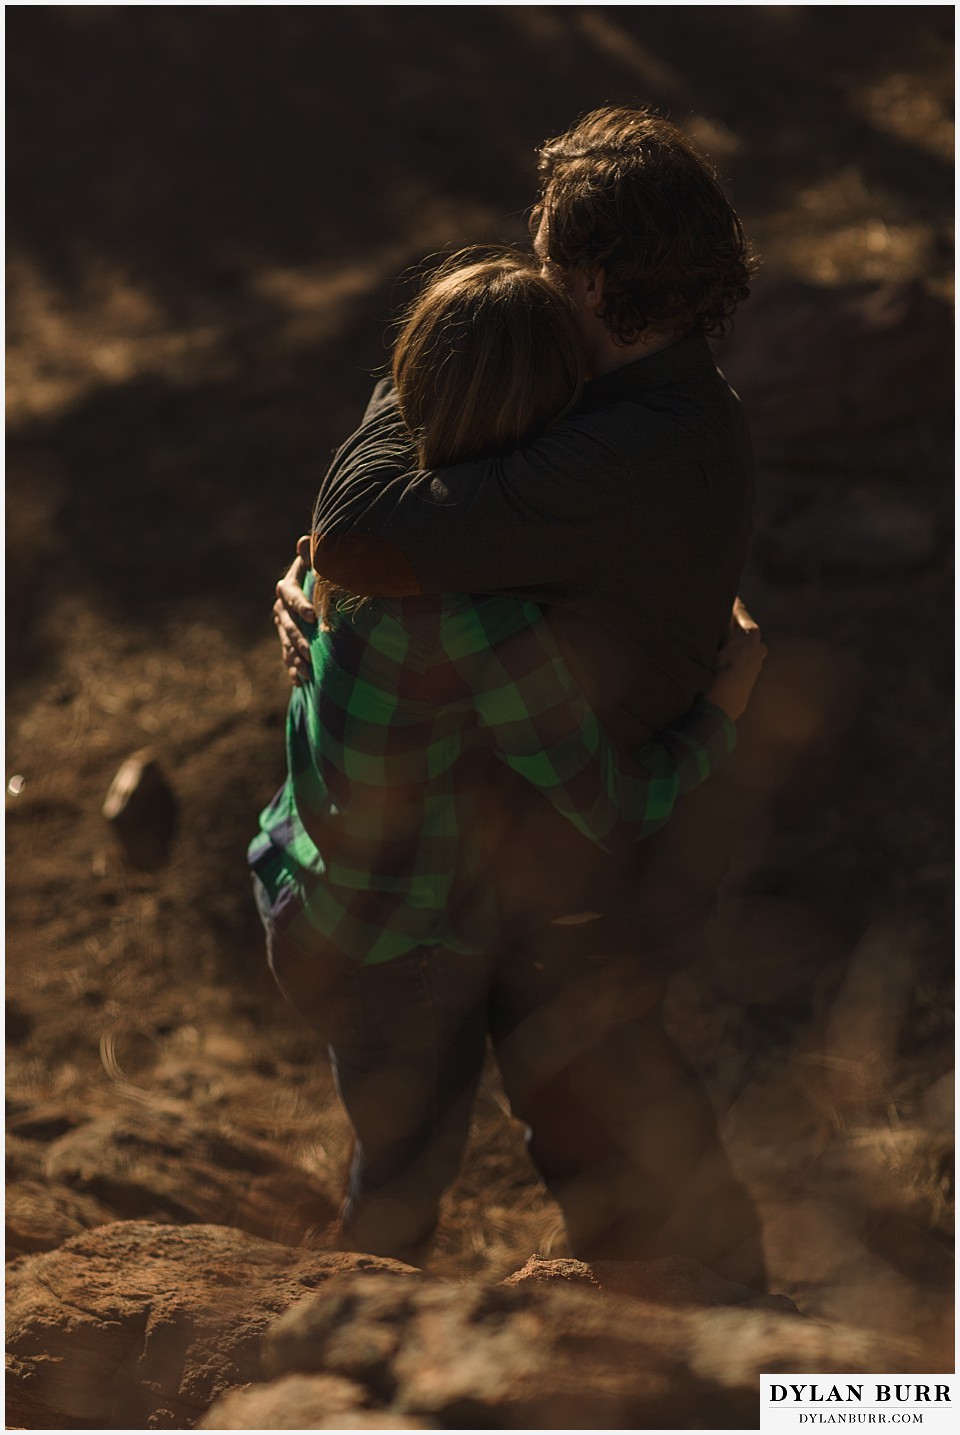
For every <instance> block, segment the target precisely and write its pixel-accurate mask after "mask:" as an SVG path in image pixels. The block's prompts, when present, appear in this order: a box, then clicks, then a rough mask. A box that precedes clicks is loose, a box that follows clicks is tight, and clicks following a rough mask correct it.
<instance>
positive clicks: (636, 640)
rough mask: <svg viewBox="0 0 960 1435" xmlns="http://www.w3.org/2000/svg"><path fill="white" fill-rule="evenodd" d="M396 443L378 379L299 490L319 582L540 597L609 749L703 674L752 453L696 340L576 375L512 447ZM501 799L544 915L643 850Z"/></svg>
mask: <svg viewBox="0 0 960 1435" xmlns="http://www.w3.org/2000/svg"><path fill="white" fill-rule="evenodd" d="M411 454H412V450H411V447H410V442H409V439H408V437H407V436H406V432H405V430H404V428H403V425H402V422H401V420H400V416H399V411H398V408H397V404H396V399H395V396H394V394H393V391H392V388H391V387H390V385H389V383H388V382H387V381H384V382H383V383H381V384H380V385H378V386H377V388H376V390H375V391H374V395H373V398H372V400H371V403H370V406H369V407H368V409H367V413H366V415H365V418H364V422H363V425H362V426H361V428H360V429H359V430H358V432H357V433H356V434H354V435H353V436H352V438H351V439H349V440H348V441H347V443H346V444H345V445H344V446H343V448H341V450H340V451H339V452H338V454H337V455H336V458H335V459H334V462H333V465H332V467H331V469H330V471H329V473H328V474H327V477H326V479H325V480H324V483H323V486H322V488H321V491H320V494H319V496H318V499H317V507H316V515H315V525H314V526H315V529H316V530H317V531H318V532H319V533H320V534H321V535H322V541H321V543H320V546H319V549H318V558H317V567H318V569H319V570H320V571H321V572H323V573H325V575H326V576H329V577H331V578H333V579H334V580H335V581H337V582H338V583H341V584H342V585H343V586H344V587H345V588H347V589H348V590H350V591H353V592H361V593H369V594H378V595H382V596H403V595H404V594H405V593H412V592H418V591H419V592H476V593H484V592H487V593H489V592H500V593H503V592H506V593H514V594H516V595H518V596H522V597H524V598H533V599H535V600H537V601H539V602H541V603H543V604H544V605H545V608H546V610H547V612H548V615H549V618H550V622H551V626H552V627H553V628H554V631H555V633H556V635H557V638H558V641H559V643H560V645H561V647H562V649H563V651H564V654H565V656H566V657H567V660H568V661H569V662H570V664H571V667H572V668H573V670H574V672H575V674H576V676H577V677H578V679H579V681H580V682H581V683H582V685H583V687H584V690H585V692H586V694H587V697H588V699H589V701H590V702H591V704H592V705H593V706H594V707H595V709H596V710H597V712H598V713H599V714H600V716H601V717H602V719H603V721H604V723H605V725H606V726H607V728H608V730H609V731H610V732H611V733H612V735H613V736H614V737H615V738H616V739H617V740H618V741H620V742H622V743H624V744H630V745H634V744H638V743H642V742H645V741H646V740H647V739H648V738H649V736H650V734H651V733H652V732H654V731H656V730H657V729H659V728H660V727H662V726H663V725H664V724H666V723H668V722H670V721H672V720H673V719H675V718H677V717H679V716H680V714H682V713H683V712H684V711H686V709H687V708H688V707H690V705H691V704H692V703H693V701H694V700H695V698H696V697H698V696H699V695H700V694H702V693H703V692H704V691H705V690H706V689H707V688H708V687H709V685H710V682H711V679H712V676H713V673H714V671H715V668H716V663H717V655H718V652H719V649H720V647H721V645H722V643H723V640H724V638H725V636H726V632H727V627H728V623H729V618H730V610H731V607H732V604H733V600H734V598H735V596H736V593H737V587H738V583H739V579H740V574H741V570H742V568H743V564H744V560H745V557H746V551H747V544H748V540H749V534H750V515H751V508H752V502H753V491H754V465H753V457H752V450H751V445H750V440H749V435H748V432H747V428H746V424H745V422H744V419H743V415H742V413H741V409H740V404H739V401H738V399H737V397H736V395H735V394H734V393H733V392H732V391H731V389H730V388H729V386H728V385H727V383H726V381H725V380H724V378H723V377H722V375H721V374H720V373H719V372H718V370H717V368H716V365H715V362H714V359H713V355H712V353H711V350H710V347H709V345H708V343H707V341H706V339H705V338H703V337H702V336H700V335H695V336H691V337H689V338H686V339H682V340H680V341H679V342H677V343H675V344H672V345H670V346H669V347H667V348H665V349H662V350H660V351H658V352H657V353H654V354H651V355H650V356H649V357H647V358H643V359H639V360H636V361H635V362H632V363H629V364H627V365H625V366H624V367H622V368H620V369H616V370H614V371H613V372H612V373H609V374H606V375H604V376H603V377H601V378H599V379H596V380H594V381H593V382H591V383H590V384H588V385H587V386H586V388H585V390H584V395H583V399H582V401H581V403H580V405H579V407H578V408H577V410H576V412H575V413H573V414H572V415H570V416H568V417H567V418H564V419H563V420H561V421H559V422H557V423H555V424H553V425H551V426H550V427H549V428H547V429H546V430H545V431H544V432H543V433H541V434H539V435H538V436H537V437H536V438H535V439H534V440H533V441H532V442H530V443H528V444H527V445H526V446H525V447H524V448H522V449H520V450H517V451H516V452H514V453H511V454H507V455H500V456H494V457H489V458H483V459H477V460H473V461H471V462H469V463H461V464H457V465H455V466H453V467H451V468H445V469H443V470H439V471H437V472H435V473H424V472H412V471H411ZM499 800H500V802H501V805H502V804H504V803H505V804H507V805H508V806H509V820H508V821H504V822H503V824H502V832H503V834H505V836H504V840H507V836H506V835H507V834H508V835H509V840H510V845H511V847H515V848H516V849H517V855H518V856H519V855H520V852H521V851H523V853H524V854H526V858H527V860H526V861H524V862H523V863H521V864H520V865H521V868H523V869H528V870H525V875H524V876H523V878H522V881H521V879H520V878H518V877H517V875H516V870H514V885H517V886H522V885H523V884H524V883H526V884H527V885H529V884H530V883H535V884H536V885H537V887H538V888H539V887H541V886H542V884H544V883H545V884H548V885H551V886H554V885H555V886H556V888H557V898H558V910H567V911H569V910H571V905H570V904H571V901H572V902H573V905H574V906H576V905H577V904H578V903H579V904H582V903H584V902H587V903H588V904H590V903H591V902H592V903H593V904H594V905H596V904H597V903H600V902H601V901H604V900H606V901H609V893H610V892H612V891H614V890H616V889H617V888H618V887H620V886H622V885H623V884H624V883H626V884H627V885H628V886H630V885H631V884H632V882H633V877H634V874H635V872H636V871H637V870H639V868H640V867H641V866H642V867H643V868H644V869H648V868H650V866H651V863H653V864H655V863H656V861H657V847H658V843H657V839H656V838H655V839H651V841H650V842H647V843H644V844H642V846H641V848H639V849H637V850H635V851H634V852H633V853H632V854H627V855H626V856H624V857H621V858H619V859H611V858H610V857H608V856H606V855H604V854H598V853H596V851H595V850H593V849H591V848H590V847H589V844H588V843H587V842H586V841H585V840H584V839H582V838H580V837H578V836H577V835H576V834H573V838H571V836H570V834H568V833H565V832H561V830H560V828H561V826H562V824H560V823H558V822H557V821H556V819H555V818H554V817H553V814H551V813H548V812H547V811H546V804H541V800H540V799H539V798H538V797H537V795H536V794H534V793H527V792H524V791H522V785H520V784H518V785H517V786H516V787H513V786H511V787H510V788H509V792H508V793H507V792H506V791H503V792H502V793H501V795H500V799H499ZM676 821H677V819H674V822H676ZM524 833H525V836H523V837H520V836H519V834H524ZM531 854H532V855H531ZM574 891H575V892H576V895H575V896H574V895H572V894H573V892H574ZM605 894H606V895H605ZM520 900H521V898H520V896H519V895H518V897H517V901H518V902H519V901H520Z"/></svg>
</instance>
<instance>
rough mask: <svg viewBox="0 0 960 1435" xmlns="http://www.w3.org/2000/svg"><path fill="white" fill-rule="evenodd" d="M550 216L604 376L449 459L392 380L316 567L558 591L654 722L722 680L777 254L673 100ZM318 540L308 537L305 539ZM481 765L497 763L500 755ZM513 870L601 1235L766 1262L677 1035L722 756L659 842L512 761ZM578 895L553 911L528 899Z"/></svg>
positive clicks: (519, 1073)
mask: <svg viewBox="0 0 960 1435" xmlns="http://www.w3.org/2000/svg"><path fill="white" fill-rule="evenodd" d="M540 181H541V191H540V199H539V202H538V204H537V206H536V208H535V209H534V211H533V216H532V222H531V229H532V232H533V234H534V248H535V252H536V254H537V257H538V259H539V260H540V263H541V264H542V266H544V268H546V269H549V270H550V271H552V272H553V273H554V274H555V275H556V276H557V277H558V278H559V279H560V280H561V282H562V283H563V285H564V287H565V288H566V289H567V291H568V293H569V294H570V296H571V298H572V299H573V302H574V305H575V308H576V311H577V315H578V320H579V326H580V329H581V332H582V336H583V341H584V346H585V350H586V354H587V364H588V372H589V373H590V376H591V382H590V383H588V385H587V386H586V389H585V391H584V396H583V400H582V402H581V403H580V405H579V406H578V408H577V410H576V411H575V412H574V413H572V414H571V415H569V416H567V417H565V418H563V419H562V420H560V421H559V422H557V423H555V424H553V425H552V426H550V427H549V428H548V429H547V430H545V431H544V433H543V434H542V435H541V436H540V437H539V438H538V439H537V440H536V441H535V442H533V443H532V444H529V445H528V446H527V447H525V448H524V449H522V450H520V451H517V452H514V453H512V454H508V455H506V456H498V457H493V458H489V459H486V460H478V461H473V462H470V463H463V464H458V465H456V466H453V467H450V468H444V469H442V470H439V471H437V472H420V471H416V470H415V469H414V466H413V462H412V460H411V461H410V462H409V463H407V464H406V466H405V465H404V464H403V463H398V462H397V458H396V453H397V440H398V435H400V434H401V433H402V423H401V422H400V420H399V416H398V413H397V409H396V403H395V398H394V396H393V394H392V391H391V388H390V385H389V383H387V382H384V383H381V384H380V385H378V387H377V389H376V390H375V392H374V396H373V399H372V400H371V404H370V406H369V408H368V410H367V414H366V421H367V425H368V428H367V432H368V433H369V423H370V422H371V420H379V421H381V422H382V424H383V435H384V445H383V462H382V464H379V465H378V464H374V465H373V466H372V467H371V463H370V461H369V453H370V449H369V443H368V444H367V447H366V454H367V461H366V462H365V464H364V465H363V466H362V468H359V469H358V467H357V466H356V465H351V463H350V462H349V455H350V444H349V441H348V444H347V445H345V447H344V449H342V450H341V453H340V455H339V456H338V460H337V461H335V463H334V465H333V468H332V469H331V471H330V473H329V474H328V476H327V479H326V480H325V482H324V485H323V487H322V489H321V492H320V495H319V498H318V503H317V510H316V515H317V517H316V524H315V535H314V537H315V544H316V551H315V556H314V566H315V567H316V569H317V571H318V572H320V573H322V574H323V575H324V577H326V578H328V579H330V580H332V581H333V582H334V583H336V584H338V585H339V586H340V587H342V588H344V589H345V590H347V591H348V592H351V593H356V594H365V595H371V596H374V595H376V596H385V597H403V596H409V595H414V594H418V593H437V592H463V593H467V592H477V593H492V592H497V593H509V594H516V595H518V596H522V597H524V598H528V599H529V598H532V599H535V600H536V601H538V602H541V603H542V604H544V605H545V611H546V612H547V614H548V617H549V620H550V624H551V627H552V628H553V630H554V633H555V635H556V637H557V640H558V642H559V644H560V647H561V649H562V651H563V654H564V657H565V658H566V659H567V661H568V663H569V665H570V667H571V668H572V670H573V673H574V675H575V677H576V678H577V679H578V681H579V682H580V683H581V685H582V687H583V690H584V692H585V694H586V696H587V698H588V701H589V702H590V703H591V705H592V706H593V707H594V708H595V710H596V711H597V712H598V713H599V714H600V715H601V717H602V719H603V721H604V724H605V726H606V727H607V729H608V731H609V732H610V733H611V735H612V736H613V737H614V738H615V740H617V741H618V742H621V743H623V744H625V745H628V746H636V745H637V744H638V743H642V742H644V741H646V740H648V738H649V737H650V735H651V734H652V733H653V732H655V731H657V730H659V729H660V728H662V727H663V726H664V725H665V724H667V723H669V722H670V721H671V720H673V719H675V718H677V717H678V716H679V715H680V714H681V713H683V712H684V711H686V710H687V708H689V707H690V705H691V703H692V702H693V701H694V700H695V698H696V697H697V696H698V695H699V694H702V693H703V692H704V691H705V690H706V689H707V688H708V686H709V684H710V681H711V679H712V676H713V672H714V669H715V665H716V655H717V652H718V650H719V648H720V646H721V645H722V642H723V636H724V633H725V631H726V628H727V625H728V622H729V617H730V611H731V606H732V604H733V602H734V599H735V596H736V593H737V587H738V582H739V578H740V574H741V570H742V567H743V563H744V560H745V556H746V550H747V543H748V538H749V532H750V513H751V505H752V497H753V461H752V455H751V448H750V442H749V436H748V433H747V430H746V426H745V423H744V420H743V417H742V414H741V412H740V406H739V403H738V401H737V399H736V396H735V395H734V394H733V393H732V391H731V390H730V389H729V387H728V386H727V384H726V382H725V381H724V379H723V377H722V375H721V374H720V373H719V372H718V370H717V368H716V366H715V363H714V360H713V357H712V354H711V351H710V348H709V346H708V343H707V336H708V335H716V334H720V333H722V332H723V329H724V326H725V324H726V322H727V321H728V320H729V318H730V316H731V315H732V313H733V311H734V309H735V308H736V306H737V304H738V303H739V302H740V301H741V300H742V299H744V298H745V297H746V295H747V293H748V283H749V278H750V273H751V268H752V265H751V260H750V257H749V251H748V248H747V245H746V243H745V240H744V236H743V231H742V228H741V226H740V222H739V220H738V218H737V216H736V214H735V213H734V211H733V209H732V208H731V206H730V204H729V201H728V200H727V199H726V197H725V195H724V193H723V191H722V189H721V187H720V185H719V183H718V181H717V178H716V176H715V174H714V172H713V171H712V169H711V168H710V166H709V165H708V164H707V163H706V162H705V161H704V159H703V158H702V157H701V156H699V155H698V154H697V153H696V152H695V151H694V149H693V148H692V146H691V145H690V144H689V143H688V141H687V140H686V139H685V137H684V136H683V135H682V134H681V132H680V131H679V130H678V129H677V128H676V127H675V126H673V125H672V124H670V123H669V122H667V121H666V120H664V119H662V118H660V117H659V116H657V115H655V114H652V113H651V112H649V111H646V110H639V109H627V108H605V109H601V110H597V111H595V112H594V113H592V114H590V115H587V116H586V117H585V118H584V119H583V120H581V121H580V123H579V124H577V125H575V126H574V127H573V128H572V129H571V130H569V131H568V132H567V133H565V134H563V135H561V136H560V137H559V138H557V139H554V140H551V141H548V143H547V144H546V145H544V146H543V148H542V150H541V152H540ZM301 542H303V540H302V541H301ZM303 556H304V555H303V552H302V551H301V558H300V560H298V562H297V563H295V564H294V565H293V567H292V568H291V569H290V571H289V573H288V575H287V577H286V579H285V580H282V581H281V583H280V584H279V585H278V601H277V604H276V607H275V621H276V622H277V624H278V628H279V630H280V634H281V645H282V647H283V650H284V660H285V662H286V664H287V667H288V670H289V671H290V673H291V677H292V679H293V681H295V682H296V681H297V673H298V669H299V670H300V671H302V669H303V665H304V663H305V662H306V661H307V660H308V659H307V650H306V645H305V643H304V640H303V637H302V634H301V632H300V630H299V629H298V627H297V624H296V622H295V618H296V617H299V618H300V620H301V621H304V622H310V621H311V620H312V617H313V615H312V612H311V611H310V609H309V606H308V605H307V603H306V602H305V600H304V599H303V596H302V593H301V592H300V588H299V583H300V580H301V579H302V576H303V573H304V571H305V564H304V562H303ZM465 780H471V781H476V780H477V774H470V775H469V778H467V777H466V776H465ZM480 780H482V781H483V782H484V784H485V785H486V789H487V812H486V823H485V835H486V840H487V847H488V853H489V880H490V881H491V882H492V883H494V884H495V886H496V890H497V894H498V898H499V902H500V906H501V910H502V912H503V919H504V923H505V926H506V929H507V930H508V931H510V932H511V933H512V934H513V935H514V940H513V942H512V943H511V945H510V946H509V948H508V950H506V951H505V952H504V954H503V957H502V959H501V960H500V961H499V963H498V965H497V975H496V980H495V981H494V982H493V983H492V985H491V993H490V1002H489V1011H490V1031H491V1035H492V1038H493V1042H494V1049H495V1052H496V1056H497V1059H498V1062H499V1065H500V1068H501V1071H502V1073H503V1078H504V1084H505V1087H506V1090H507V1093H508V1096H509V1098H510V1102H511V1106H512V1109H513V1111H514V1114H515V1115H516V1116H518V1117H519V1118H520V1119H522V1120H523V1121H524V1122H525V1123H526V1124H527V1126H528V1128H529V1133H530V1134H529V1148H530V1154H531V1156H532V1157H533V1160H534V1163H535V1164H536V1166H537V1168H538V1170H539V1171H540V1173H541V1175H542V1176H543V1179H544V1181H545V1182H546V1184H547V1185H548V1186H549V1188H550V1190H551V1192H552V1193H553V1195H554V1196H555V1197H556V1199H557V1201H558V1203H559V1205H560V1207H561V1210H562V1212H563V1216H564V1221H565V1225H566V1230H567V1235H568V1239H569V1242H570V1246H571V1249H572V1250H573V1252H574V1254H575V1255H577V1256H578V1257H580V1258H581V1259H583V1260H586V1261H593V1260H602V1259H607V1260H650V1259H654V1258H657V1257H662V1256H683V1257H688V1258H693V1259H696V1260H698V1261H701V1262H703V1263H704V1264H706V1265H709V1266H711V1267H712V1268H713V1269H714V1270H715V1271H717V1272H718V1273H720V1274H722V1275H724V1276H727V1277H729V1278H731V1279H735V1280H738V1281H740V1282H742V1283H743V1284H747V1285H751V1286H754V1287H757V1288H763V1287H764V1285H765V1270H764V1261H763V1253H762V1243H761V1239H760V1232H759V1223H758V1220H757V1215H756V1211H755V1209H754V1207H753V1204H752V1202H751V1201H750V1199H749V1197H748V1196H747V1194H746V1192H745V1191H744V1189H743V1187H742V1186H741V1185H740V1183H739V1182H738V1181H737V1179H736V1177H735V1176H734V1174H733V1172H732V1170H731V1167H730V1164H729V1161H728V1158H727V1155H726V1153H725V1151H724V1148H723V1145H722V1142H721V1140H720V1136H719V1132H718V1129H717V1124H716V1118H715V1115H714V1113H713V1110H712V1107H711V1104H710V1102H709V1099H708V1097H707V1095H706V1092H705V1090H704V1088H703V1085H702V1082H701V1080H700V1078H699V1076H698V1075H697V1073H696V1072H695V1071H694V1069H693V1068H692V1067H691V1066H690V1064H689V1062H688V1061H687V1060H686V1059H685V1057H684V1056H683V1055H682V1054H681V1052H680V1051H679V1049H678V1048H677V1046H676V1045H675V1043H674V1042H673V1041H672V1040H671V1038H670V1037H669V1036H668V1034H667V1032H666V1030H665V1027H664V1024H663V1021H662V1018H661V1012H660V1008H661V1003H662V999H663V996H664V993H665V989H666V983H667V979H668V977H669V975H670V974H671V972H672V971H674V970H675V969H676V968H677V967H678V966H680V965H682V964H683V963H684V962H686V961H688V960H690V958H691V957H693V956H695V955H696V953H697V952H698V951H699V950H700V949H701V948H702V944H703V942H704V940H705V935H706V932H707V929H708V926H709V922H710V918H711V916H712V913H713V909H714V906H715V903H716V893H717V887H718V883H719V881H720V878H721V876H722V874H723V871H724V868H725V865H726V860H727V849H728V846H729V833H730V824H729V813H728V812H727V811H726V810H725V806H724V801H723V791H722V787H721V785H720V784H719V783H718V781H717V780H716V779H713V780H712V781H711V782H708V783H705V784H703V786H702V787H701V788H700V789H699V790H698V793H697V794H693V795H691V796H690V797H689V798H688V799H686V800H685V806H684V805H683V804H681V809H680V811H678V813H677V815H676V816H675V818H674V820H673V822H672V823H671V824H669V825H668V827H667V828H666V829H665V830H664V831H663V833H661V834H658V835H657V836H656V837H654V838H652V839H650V840H649V841H648V842H647V843H646V844H644V845H643V846H642V849H633V850H631V851H630V852H629V853H627V854H624V855H621V856H611V855H610V854H605V853H602V852H599V851H597V850H596V849H594V848H592V847H591V846H590V844H589V843H587V842H586V841H585V839H583V838H581V837H579V836H578V835H577V834H576V833H575V832H574V831H572V829H571V830H570V831H565V830H563V824H562V823H561V822H559V821H558V820H556V819H555V818H554V816H553V814H552V813H551V812H550V811H548V810H547V807H546V804H544V803H543V802H542V800H541V799H540V798H539V797H538V796H537V795H536V794H535V793H533V792H532V790H531V791H525V790H524V789H523V787H522V785H521V784H519V783H516V782H514V781H513V780H512V779H511V777H510V774H509V773H500V772H493V771H492V770H491V771H489V772H485V773H483V774H482V775H481V779H480ZM534 910H535V911H537V912H539V913H542V912H544V911H550V910H552V911H554V912H555V913H556V917H555V919H554V920H552V921H550V922H549V923H548V924H546V925H540V926H539V927H538V929H537V930H530V920H529V918H528V919H527V920H526V921H525V913H526V912H528V911H534Z"/></svg>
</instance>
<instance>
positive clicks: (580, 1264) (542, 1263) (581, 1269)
mask: <svg viewBox="0 0 960 1435" xmlns="http://www.w3.org/2000/svg"><path fill="white" fill-rule="evenodd" d="M526 1281H556V1282H558V1283H559V1284H561V1285H578V1286H590V1287H592V1289H593V1290H595V1291H599V1290H600V1282H599V1281H598V1280H597V1277H596V1275H595V1274H594V1271H593V1269H592V1268H591V1267H590V1266H588V1265H587V1264H586V1263H585V1262H584V1261H576V1260H573V1259H571V1258H569V1257H564V1258H563V1259H561V1260H555V1261H548V1260H544V1258H543V1256H531V1257H530V1259H529V1260H528V1261H527V1263H526V1265H525V1266H523V1267H522V1268H521V1269H520V1270H519V1271H514V1273H513V1275H512V1276H507V1278H506V1280H504V1281H501V1282H500V1284H501V1285H505V1286H518V1285H522V1284H523V1283H524V1282H526Z"/></svg>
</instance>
